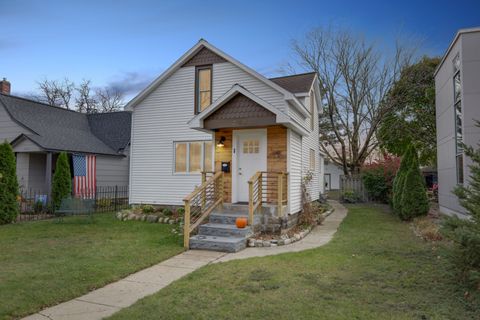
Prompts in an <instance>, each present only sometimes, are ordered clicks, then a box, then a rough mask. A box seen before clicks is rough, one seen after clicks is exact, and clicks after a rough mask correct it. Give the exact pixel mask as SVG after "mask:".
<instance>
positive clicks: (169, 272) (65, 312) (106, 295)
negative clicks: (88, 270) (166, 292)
mask: <svg viewBox="0 0 480 320" xmlns="http://www.w3.org/2000/svg"><path fill="white" fill-rule="evenodd" d="M330 204H331V205H332V206H333V207H334V209H335V211H334V212H333V213H332V214H331V215H330V216H328V217H327V218H326V219H325V221H324V223H323V224H322V225H321V226H318V227H316V228H315V229H313V230H312V231H311V232H310V234H308V235H307V236H306V237H305V238H304V239H302V240H300V241H298V242H295V243H293V244H290V245H286V246H281V247H264V248H247V249H245V250H243V251H240V252H237V253H223V252H212V251H202V250H190V251H187V252H184V253H181V254H179V255H177V256H175V257H173V258H170V259H168V260H165V261H163V262H161V263H159V264H156V265H154V266H153V267H150V268H147V269H144V270H142V271H139V272H137V273H134V274H131V275H130V276H128V277H126V278H125V279H122V280H120V281H117V282H114V283H111V284H109V285H107V286H105V287H103V288H100V289H97V290H94V291H92V292H89V293H87V294H86V295H83V296H81V297H78V298H76V299H73V300H70V301H67V302H64V303H61V304H59V305H56V306H53V307H50V308H47V309H44V310H42V311H40V312H38V313H35V314H33V315H31V316H28V317H26V318H24V319H28V320H61V319H69V320H80V319H81V320H96V319H102V318H105V317H108V316H110V315H112V314H114V313H115V312H117V311H119V310H121V309H123V308H126V307H129V306H130V305H132V304H134V303H135V302H136V301H138V300H140V299H141V298H143V297H145V296H148V295H151V294H153V293H155V292H157V291H159V290H160V289H162V288H164V287H166V286H168V285H169V284H170V283H172V282H173V281H175V280H178V279H180V278H181V277H183V276H185V275H187V274H189V273H191V272H193V271H194V270H196V269H198V268H200V267H203V266H205V265H207V264H210V263H218V262H224V261H230V260H236V259H246V258H252V257H263V256H269V255H275V254H280V253H286V252H298V251H302V250H307V249H313V248H317V247H320V246H322V245H324V244H326V243H328V242H329V241H330V240H331V239H332V237H333V235H334V234H335V232H336V231H337V229H338V226H339V225H340V223H341V222H342V220H343V219H344V218H345V216H346V215H347V210H346V208H345V207H344V206H342V205H341V204H339V203H338V202H334V201H332V202H330Z"/></svg>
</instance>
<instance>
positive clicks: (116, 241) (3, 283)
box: [0, 213, 183, 319]
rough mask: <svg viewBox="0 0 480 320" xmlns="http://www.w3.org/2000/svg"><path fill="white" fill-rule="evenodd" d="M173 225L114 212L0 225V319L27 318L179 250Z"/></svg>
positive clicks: (179, 244)
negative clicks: (123, 218) (120, 217)
mask: <svg viewBox="0 0 480 320" xmlns="http://www.w3.org/2000/svg"><path fill="white" fill-rule="evenodd" d="M171 229H172V226H171V225H164V224H150V223H146V222H138V221H137V222H135V221H126V222H121V221H118V220H116V219H115V217H114V215H113V214H112V213H109V214H99V215H95V219H94V221H93V222H90V219H89V218H86V217H69V218H65V219H64V221H63V222H62V223H58V222H56V221H55V220H48V221H37V222H27V223H19V224H13V225H5V226H0V319H9V318H16V317H20V316H23V315H27V314H30V313H33V312H36V311H39V310H41V309H42V308H44V307H46V306H50V305H55V304H57V303H60V302H62V301H66V300H69V299H72V298H75V297H77V296H80V295H82V294H84V293H86V292H88V291H90V290H93V289H95V288H99V287H102V286H104V285H106V284H108V283H110V282H113V281H116V280H119V279H121V278H124V277H125V276H127V275H128V274H130V273H133V272H135V271H138V270H141V269H143V268H146V267H148V266H151V265H153V264H155V263H157V262H160V261H162V260H165V259H167V258H169V257H171V256H174V255H176V254H177V253H179V252H181V251H183V248H182V246H181V239H180V238H179V237H178V236H176V235H174V234H173V233H172V232H171Z"/></svg>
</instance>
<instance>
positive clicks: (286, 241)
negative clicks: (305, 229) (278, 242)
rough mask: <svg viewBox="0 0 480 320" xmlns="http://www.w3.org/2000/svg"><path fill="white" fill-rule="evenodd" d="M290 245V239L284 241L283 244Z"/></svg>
mask: <svg viewBox="0 0 480 320" xmlns="http://www.w3.org/2000/svg"><path fill="white" fill-rule="evenodd" d="M290 243H292V239H285V242H284V244H290Z"/></svg>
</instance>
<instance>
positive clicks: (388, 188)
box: [362, 155, 400, 203]
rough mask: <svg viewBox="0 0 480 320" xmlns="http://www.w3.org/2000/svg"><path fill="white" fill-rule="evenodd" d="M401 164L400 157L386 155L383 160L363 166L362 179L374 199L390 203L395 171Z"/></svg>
mask: <svg viewBox="0 0 480 320" xmlns="http://www.w3.org/2000/svg"><path fill="white" fill-rule="evenodd" d="M399 165H400V159H399V158H398V157H391V156H389V155H384V158H383V160H380V161H376V162H374V163H372V164H368V165H365V166H364V167H363V168H362V180H363V184H364V185H365V189H367V192H368V195H369V197H370V198H371V199H372V200H375V201H380V202H384V203H389V202H390V199H391V196H392V185H393V180H394V178H395V173H396V172H397V170H398V167H399Z"/></svg>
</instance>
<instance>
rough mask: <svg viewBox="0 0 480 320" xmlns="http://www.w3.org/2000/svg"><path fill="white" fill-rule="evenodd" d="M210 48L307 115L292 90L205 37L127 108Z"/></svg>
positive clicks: (129, 107) (130, 106)
mask: <svg viewBox="0 0 480 320" xmlns="http://www.w3.org/2000/svg"><path fill="white" fill-rule="evenodd" d="M204 48H206V49H208V50H210V51H211V52H213V53H214V54H216V55H217V56H219V57H220V58H222V59H225V61H228V62H230V63H232V64H234V65H236V66H237V67H239V68H240V69H242V70H243V71H245V72H247V73H248V74H250V75H252V76H253V77H255V78H257V79H258V80H260V81H262V82H263V83H265V84H266V85H268V86H270V87H271V88H273V89H275V90H277V91H278V92H280V93H281V94H283V95H284V98H285V100H288V101H292V104H293V105H294V106H295V107H296V108H298V110H299V111H300V112H302V113H303V114H304V115H305V116H306V115H307V111H306V110H304V109H305V108H304V106H303V105H302V103H301V102H300V101H299V100H298V99H297V98H296V97H295V95H294V94H292V93H291V92H290V91H288V90H285V89H284V88H282V87H281V86H280V85H278V84H276V83H275V82H273V81H271V80H269V79H267V78H265V77H264V76H263V75H261V74H259V73H258V72H256V71H255V70H253V69H251V68H249V67H247V66H246V65H244V64H242V63H241V62H239V61H237V60H236V59H234V58H233V57H231V56H229V55H228V54H226V53H225V52H223V51H221V50H220V49H218V48H216V47H214V46H213V45H211V44H210V43H208V42H207V41H206V40H204V39H200V40H199V41H198V42H197V44H196V45H194V46H193V47H192V48H190V50H188V51H187V52H185V53H184V54H183V55H182V56H181V57H180V58H179V59H178V60H177V61H175V63H174V64H172V65H171V66H170V67H169V68H168V69H167V70H165V71H164V72H163V73H162V74H161V75H160V76H159V77H158V78H156V79H155V80H154V81H153V82H152V83H151V84H150V85H148V86H147V87H146V88H145V89H144V90H142V91H141V92H140V93H139V94H138V95H137V96H135V98H133V99H132V100H130V102H129V103H128V104H127V105H126V106H125V108H127V109H131V108H133V107H135V106H136V105H137V104H138V103H139V102H141V101H142V100H143V99H144V98H145V97H146V96H147V95H148V94H150V93H151V92H152V91H153V90H155V89H156V88H157V87H158V86H159V85H160V84H161V83H162V82H163V81H165V80H166V79H167V78H168V77H170V75H172V74H173V73H174V72H175V71H176V70H178V69H179V68H181V67H182V66H183V65H184V64H185V63H186V62H188V61H189V60H190V59H191V58H192V57H194V56H195V55H196V54H197V53H198V52H200V51H201V50H202V49H204Z"/></svg>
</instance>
